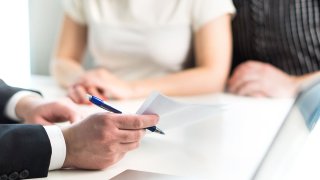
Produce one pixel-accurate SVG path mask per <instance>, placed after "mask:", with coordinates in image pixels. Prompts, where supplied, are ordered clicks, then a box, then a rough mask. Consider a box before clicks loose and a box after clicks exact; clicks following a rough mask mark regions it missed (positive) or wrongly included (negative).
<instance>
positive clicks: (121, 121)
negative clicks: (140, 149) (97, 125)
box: [114, 115, 159, 130]
mask: <svg viewBox="0 0 320 180" xmlns="http://www.w3.org/2000/svg"><path fill="white" fill-rule="evenodd" d="M114 116H116V115H114ZM158 119H159V117H158V116H157V115H117V117H115V122H116V126H117V127H118V128H119V129H127V130H130V129H132V130H133V129H145V128H147V127H151V126H155V125H156V124H157V123H158Z"/></svg>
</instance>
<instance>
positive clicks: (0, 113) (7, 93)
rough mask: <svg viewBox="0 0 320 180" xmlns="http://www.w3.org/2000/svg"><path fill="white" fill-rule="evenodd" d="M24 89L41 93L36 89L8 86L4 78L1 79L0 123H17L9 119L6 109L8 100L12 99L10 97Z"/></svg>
mask: <svg viewBox="0 0 320 180" xmlns="http://www.w3.org/2000/svg"><path fill="white" fill-rule="evenodd" d="M22 90H26V91H33V92H36V93H39V94H41V93H40V92H38V91H34V90H28V89H22V88H17V87H11V86H8V85H7V84H6V83H5V82H4V81H3V80H1V79H0V124H11V123H15V121H13V120H11V119H9V118H8V117H7V116H6V115H5V113H4V111H5V107H6V105H7V103H8V101H9V100H10V98H11V97H12V96H13V95H14V94H15V93H17V92H19V91H22Z"/></svg>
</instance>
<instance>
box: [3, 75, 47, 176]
mask: <svg viewBox="0 0 320 180" xmlns="http://www.w3.org/2000/svg"><path fill="white" fill-rule="evenodd" d="M21 90H22V89H21V88H15V87H10V86H8V85H6V84H5V83H4V82H3V81H2V80H0V179H1V180H2V179H26V178H38V177H46V176H47V174H48V169H49V164H50V159H51V144H50V140H49V138H48V135H47V133H46V131H45V129H44V128H43V126H40V125H22V124H12V123H13V122H14V121H12V120H10V119H9V118H8V117H6V116H5V114H4V108H5V105H6V103H7V102H8V100H9V99H10V97H11V96H12V95H14V94H15V93H16V92H18V91H21ZM9 123H10V124H9Z"/></svg>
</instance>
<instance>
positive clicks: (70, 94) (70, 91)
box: [67, 87, 80, 104]
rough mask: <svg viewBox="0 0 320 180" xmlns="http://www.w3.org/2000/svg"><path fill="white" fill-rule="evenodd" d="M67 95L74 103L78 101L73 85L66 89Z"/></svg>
mask: <svg viewBox="0 0 320 180" xmlns="http://www.w3.org/2000/svg"><path fill="white" fill-rule="evenodd" d="M67 94H68V97H69V98H70V99H71V100H72V101H73V102H75V103H78V104H79V103H80V101H79V99H78V96H77V95H76V93H75V89H74V88H73V87H70V88H69V89H68V93H67Z"/></svg>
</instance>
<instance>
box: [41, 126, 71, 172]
mask: <svg viewBox="0 0 320 180" xmlns="http://www.w3.org/2000/svg"><path fill="white" fill-rule="evenodd" d="M44 129H45V130H46V132H47V134H48V137H49V140H50V144H51V149H52V154H51V160H50V166H49V170H55V169H60V168H62V166H63V163H64V161H65V159H66V143H65V140H64V137H63V134H62V131H61V129H60V128H59V127H58V126H44Z"/></svg>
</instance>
